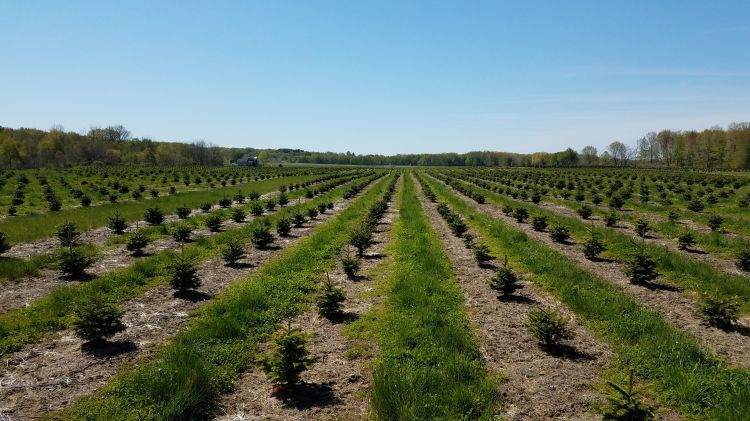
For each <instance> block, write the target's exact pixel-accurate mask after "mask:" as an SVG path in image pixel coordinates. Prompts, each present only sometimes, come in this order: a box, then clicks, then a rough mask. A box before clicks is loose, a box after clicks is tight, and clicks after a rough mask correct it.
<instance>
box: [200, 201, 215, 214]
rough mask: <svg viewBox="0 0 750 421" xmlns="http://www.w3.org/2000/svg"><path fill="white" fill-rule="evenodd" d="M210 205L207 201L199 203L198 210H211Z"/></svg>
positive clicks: (206, 211) (205, 211)
mask: <svg viewBox="0 0 750 421" xmlns="http://www.w3.org/2000/svg"><path fill="white" fill-rule="evenodd" d="M211 206H212V205H211V203H208V202H205V203H201V205H200V210H201V211H203V212H204V213H209V212H211Z"/></svg>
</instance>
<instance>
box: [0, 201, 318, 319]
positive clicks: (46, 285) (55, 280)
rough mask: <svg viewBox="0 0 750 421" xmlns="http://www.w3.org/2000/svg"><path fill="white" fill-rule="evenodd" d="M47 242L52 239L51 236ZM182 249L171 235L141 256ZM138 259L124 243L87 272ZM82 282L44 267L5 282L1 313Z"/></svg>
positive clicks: (98, 234)
mask: <svg viewBox="0 0 750 421" xmlns="http://www.w3.org/2000/svg"><path fill="white" fill-rule="evenodd" d="M310 200H312V199H307V198H304V197H302V198H298V199H295V200H294V203H293V204H294V205H296V204H298V203H305V202H308V201H310ZM290 206H291V204H290ZM217 208H218V207H217ZM277 209H280V208H277ZM174 218H176V217H174ZM254 219H255V217H253V216H252V215H248V216H247V218H246V222H245V223H249V222H252V221H253V220H254ZM143 225H144V224H143V223H142V224H141V226H143ZM242 225H243V223H237V222H234V221H233V220H231V219H228V220H225V221H223V222H222V223H221V230H222V231H226V230H230V229H233V228H237V227H240V226H242ZM132 227H135V225H133V226H132ZM128 230H131V228H128ZM215 234H217V232H212V231H211V230H209V229H207V228H200V229H196V230H194V231H193V232H192V234H191V238H192V239H193V240H196V239H198V238H201V237H210V236H212V235H215ZM84 235H85V236H86V238H88V239H90V240H91V241H88V240H86V239H83V240H82V241H81V242H82V243H85V242H89V243H93V244H95V245H99V246H103V245H105V244H106V243H107V240H108V239H109V238H110V237H111V236H112V233H111V232H110V230H109V229H108V228H97V229H94V230H90V231H87V232H86V233H85V234H84ZM82 238H84V237H82ZM44 241H52V240H49V239H48V240H44ZM57 246H58V244H57V240H54V246H52V249H54V248H56V247H57ZM179 248H180V244H179V243H178V242H177V241H175V240H174V239H173V238H172V237H164V238H159V239H157V240H155V241H153V242H151V243H150V244H149V245H148V246H146V247H145V248H144V249H143V256H142V257H145V256H150V255H154V254H158V253H159V252H162V251H164V250H167V249H172V250H175V249H179ZM12 250H13V249H11V251H12ZM137 260H138V257H135V256H133V255H132V253H130V252H129V251H127V250H126V249H125V245H124V244H120V245H116V246H111V247H107V248H105V249H104V250H103V251H102V253H101V254H100V256H99V258H98V259H97V261H96V263H95V264H94V265H93V266H92V267H91V268H90V269H89V270H88V271H87V274H89V275H92V276H97V277H98V276H103V275H106V274H108V273H110V272H113V271H115V270H118V269H122V268H125V267H128V266H130V265H131V264H133V263H135V262H136V261H137ZM81 282H86V281H85V280H83V281H81V280H76V279H69V278H67V277H65V276H64V275H63V274H62V272H61V271H59V270H55V269H44V270H42V271H41V273H40V275H39V276H36V277H33V278H30V279H26V280H17V281H15V282H13V283H10V284H8V285H4V286H3V288H2V290H0V313H4V312H6V311H10V310H14V309H17V308H22V307H26V306H28V305H29V304H31V302H33V301H34V300H36V299H38V298H41V297H43V296H45V295H47V294H49V293H50V292H51V291H53V290H54V289H55V288H58V287H60V286H63V285H74V284H77V283H81Z"/></svg>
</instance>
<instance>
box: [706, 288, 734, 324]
mask: <svg viewBox="0 0 750 421" xmlns="http://www.w3.org/2000/svg"><path fill="white" fill-rule="evenodd" d="M698 310H699V312H700V315H701V317H702V318H703V320H704V321H705V322H706V323H708V324H709V325H712V326H717V327H720V328H723V329H731V328H732V326H733V325H734V324H735V323H736V322H737V318H738V317H739V315H740V300H739V298H738V297H736V296H734V297H723V296H720V295H718V294H703V295H702V296H701V301H700V303H699V306H698Z"/></svg>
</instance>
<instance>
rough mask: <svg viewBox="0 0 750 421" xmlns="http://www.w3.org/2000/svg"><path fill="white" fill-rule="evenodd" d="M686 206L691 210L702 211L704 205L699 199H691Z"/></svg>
mask: <svg viewBox="0 0 750 421" xmlns="http://www.w3.org/2000/svg"><path fill="white" fill-rule="evenodd" d="M687 208H688V209H689V210H691V211H693V212H702V211H703V209H704V208H705V206H704V205H703V203H702V202H701V201H700V200H693V201H691V202H690V203H688V204H687Z"/></svg>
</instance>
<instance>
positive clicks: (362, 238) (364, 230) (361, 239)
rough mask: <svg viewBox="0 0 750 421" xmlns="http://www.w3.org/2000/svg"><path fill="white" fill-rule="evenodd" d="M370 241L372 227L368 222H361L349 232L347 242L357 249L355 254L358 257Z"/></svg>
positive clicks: (370, 243)
mask: <svg viewBox="0 0 750 421" xmlns="http://www.w3.org/2000/svg"><path fill="white" fill-rule="evenodd" d="M372 242H373V239H372V229H371V227H370V226H369V224H366V223H362V224H360V225H359V226H357V227H356V228H354V229H353V230H352V231H351V233H349V244H351V245H352V246H353V247H354V248H356V249H357V255H359V256H360V257H361V256H362V255H364V253H365V250H367V248H369V247H370V246H371V245H372Z"/></svg>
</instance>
